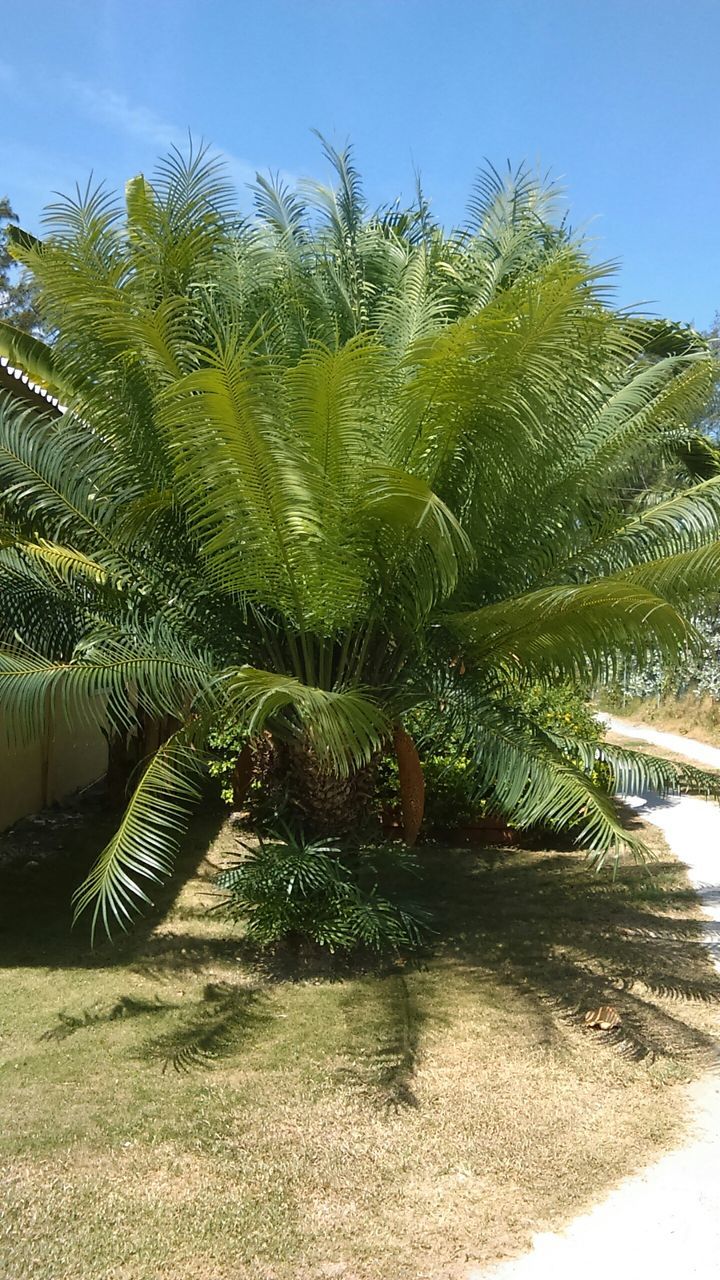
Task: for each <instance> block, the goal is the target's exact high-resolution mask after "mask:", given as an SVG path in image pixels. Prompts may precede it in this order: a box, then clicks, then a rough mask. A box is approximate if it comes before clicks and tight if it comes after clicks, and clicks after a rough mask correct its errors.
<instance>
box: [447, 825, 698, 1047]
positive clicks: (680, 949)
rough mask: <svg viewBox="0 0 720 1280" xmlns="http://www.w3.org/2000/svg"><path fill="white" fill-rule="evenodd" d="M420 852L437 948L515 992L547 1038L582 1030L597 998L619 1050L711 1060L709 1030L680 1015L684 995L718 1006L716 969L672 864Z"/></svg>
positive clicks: (690, 897) (691, 897)
mask: <svg viewBox="0 0 720 1280" xmlns="http://www.w3.org/2000/svg"><path fill="white" fill-rule="evenodd" d="M448 856H449V857H450V859H451V860H452V864H453V869H452V874H447V872H448V871H449V869H450V868H449V867H448V865H447V859H448ZM430 858H431V860H432V861H433V862H434V863H435V864H436V866H437V864H438V862H439V863H440V864H441V865H444V867H445V868H446V873H445V875H443V876H442V877H441V875H440V874H436V876H431V877H430V880H433V879H434V880H435V888H436V891H437V897H436V899H435V902H436V911H437V916H438V919H439V921H440V922H441V924H440V928H441V936H442V943H441V944H440V947H439V951H440V953H441V954H444V955H445V956H446V957H448V958H449V957H452V959H453V961H454V962H455V963H459V964H461V965H462V966H463V967H464V968H466V969H470V970H471V971H474V972H476V974H477V975H478V977H479V978H480V977H481V976H482V977H483V978H485V979H487V978H489V977H492V979H493V981H494V982H499V983H501V984H504V985H506V986H508V987H511V988H513V989H515V990H517V991H520V992H521V993H522V994H523V995H524V996H525V997H526V999H527V1001H528V1005H529V1007H530V1008H532V1011H533V1014H534V1016H535V1018H536V1019H537V1020H539V1022H540V1023H541V1024H542V1025H543V1026H544V1027H545V1031H546V1033H547V1036H548V1037H550V1038H551V1039H552V1040H553V1041H555V1042H557V1032H558V1031H559V1029H560V1028H561V1027H562V1024H563V1023H571V1024H575V1025H577V1026H581V1027H583V1029H585V1014H586V1013H587V1012H589V1011H591V1010H593V1009H597V1008H599V1007H600V1006H602V1005H606V1004H607V1005H612V1006H613V1008H615V1009H616V1010H617V1012H618V1013H619V1015H620V1018H621V1023H620V1026H619V1027H618V1028H617V1029H616V1030H615V1031H613V1032H607V1033H600V1038H601V1039H602V1040H604V1041H606V1042H610V1043H613V1044H615V1046H616V1047H617V1048H618V1049H620V1050H622V1051H623V1052H626V1053H629V1054H631V1055H632V1056H633V1057H635V1058H638V1059H641V1058H646V1057H650V1058H659V1057H667V1058H671V1059H676V1060H678V1061H683V1060H692V1059H699V1060H702V1061H703V1062H706V1063H708V1064H710V1063H716V1062H717V1060H718V1044H717V1041H716V1039H715V1037H714V1036H712V1035H711V1034H709V1033H706V1032H704V1031H702V1030H699V1029H698V1028H697V1027H694V1026H693V1025H691V1023H690V1022H689V1021H688V1020H687V1019H686V1017H685V1016H684V1011H685V1009H686V1008H687V1004H686V1002H690V1003H698V1002H700V1003H705V1004H715V1003H718V1002H720V974H718V973H717V971H716V970H715V968H714V967H713V965H712V963H711V960H710V958H709V955H708V952H707V948H706V945H705V943H704V941H703V923H702V921H701V920H700V919H699V918H697V916H695V915H694V914H693V908H694V906H695V903H696V897H695V894H694V892H693V890H692V889H691V888H690V887H689V886H688V885H687V883H686V882H685V883H684V882H683V878H682V876H681V875H680V874H679V869H678V865H677V864H676V863H672V862H667V861H659V862H656V863H654V864H652V866H651V867H650V868H646V867H638V866H627V867H623V868H621V869H619V870H618V872H617V874H615V875H613V873H612V871H601V872H599V873H598V872H593V871H591V870H590V869H589V868H585V867H584V866H579V865H578V856H577V854H574V853H568V854H563V853H531V852H529V851H525V850H524V851H519V850H518V851H513V850H495V851H493V850H487V851H485V852H484V853H475V852H466V853H464V854H463V853H461V852H454V853H452V854H451V855H447V854H441V853H437V854H432V855H430ZM443 926H444V927H443ZM658 1001H660V1003H658ZM673 1006H674V1007H673ZM587 1034H590V1035H593V1034H594V1035H596V1036H597V1035H598V1033H597V1032H595V1033H593V1032H591V1031H588V1032H587Z"/></svg>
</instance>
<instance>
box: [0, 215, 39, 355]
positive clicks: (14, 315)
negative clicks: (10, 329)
mask: <svg viewBox="0 0 720 1280" xmlns="http://www.w3.org/2000/svg"><path fill="white" fill-rule="evenodd" d="M17 220H18V219H17V214H16V213H15V210H14V209H13V207H12V205H11V203H10V201H9V199H8V198H7V196H1V197H0V320H7V321H8V322H9V323H10V324H13V325H15V326H16V328H18V329H24V330H25V331H26V332H27V333H39V332H40V330H41V325H40V316H39V314H38V312H37V310H36V307H35V300H34V296H33V290H32V285H31V281H30V277H29V275H28V273H27V272H26V271H23V270H20V269H19V268H18V266H17V264H16V263H15V260H14V258H13V256H12V254H11V253H10V248H9V243H8V236H7V224H8V223H10V222H17ZM3 223H4V224H5V225H4V226H3V225H2V224H3Z"/></svg>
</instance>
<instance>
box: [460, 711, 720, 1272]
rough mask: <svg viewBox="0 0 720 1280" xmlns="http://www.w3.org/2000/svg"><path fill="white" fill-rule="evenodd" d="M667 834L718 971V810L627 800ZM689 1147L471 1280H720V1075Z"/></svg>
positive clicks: (701, 746)
mask: <svg viewBox="0 0 720 1280" xmlns="http://www.w3.org/2000/svg"><path fill="white" fill-rule="evenodd" d="M604 718H605V719H606V720H607V721H608V724H609V727H610V728H611V729H612V730H613V732H615V733H617V734H621V735H623V736H625V737H629V738H634V739H637V740H641V741H644V742H649V743H652V744H653V745H654V746H657V747H661V748H664V749H665V750H667V751H673V752H677V753H679V754H682V755H683V756H685V758H686V759H688V760H692V761H694V762H697V763H699V764H702V765H705V766H708V765H709V766H712V767H715V768H718V769H720V749H718V748H717V747H709V746H707V745H706V744H705V743H702V742H696V741H694V740H693V739H692V738H685V737H683V736H682V735H679V734H673V733H661V732H659V731H658V730H655V729H651V728H648V727H646V726H645V725H637V724H629V723H628V722H627V721H624V720H617V719H616V718H615V717H604ZM627 800H628V802H629V803H631V804H632V805H633V806H634V807H636V808H638V809H640V808H641V809H642V814H643V817H644V818H645V819H647V821H648V822H652V823H654V824H655V825H656V826H658V827H660V829H661V830H662V832H663V834H664V836H665V838H666V840H667V842H668V844H669V845H670V847H671V848H672V849H673V850H674V852H675V853H676V854H677V856H678V857H679V858H681V859H682V860H683V862H684V863H685V864H686V866H687V869H688V875H689V878H690V880H691V881H692V883H693V885H694V886H695V888H696V889H697V890H698V892H699V894H700V897H701V901H702V905H703V910H704V913H705V915H706V916H707V919H708V924H707V926H706V931H707V942H708V946H709V948H710V950H711V952H712V954H713V959H714V961H715V964H716V965H717V967H718V969H720V806H717V805H714V804H711V803H709V802H708V801H705V800H697V799H695V798H694V797H690V796H683V797H681V798H680V799H672V800H669V801H658V800H657V799H655V798H645V797H642V796H634V797H627ZM689 1094H690V1098H691V1105H692V1108H693V1119H692V1127H691V1132H690V1134H689V1137H688V1141H687V1143H686V1145H685V1146H684V1147H682V1148H681V1149H680V1150H679V1151H673V1152H670V1153H669V1154H668V1155H666V1156H663V1157H662V1159H660V1160H658V1161H657V1163H656V1164H654V1165H651V1166H650V1167H649V1168H647V1169H645V1170H644V1172H643V1173H641V1174H639V1175H637V1176H635V1177H633V1178H628V1179H626V1180H625V1181H624V1182H622V1183H621V1184H620V1185H619V1186H618V1187H616V1189H615V1190H614V1191H613V1192H612V1193H611V1194H610V1196H608V1198H607V1199H606V1200H605V1201H603V1203H602V1204H599V1205H596V1207H595V1208H594V1209H592V1210H591V1211H590V1212H589V1213H587V1214H584V1215H583V1216H582V1217H581V1218H576V1219H575V1221H574V1222H572V1223H571V1224H570V1226H569V1227H567V1228H566V1230H565V1231H564V1232H562V1234H560V1235H551V1234H547V1233H546V1234H543V1235H537V1236H536V1237H535V1239H534V1242H533V1248H532V1251H531V1252H530V1253H528V1254H525V1255H523V1256H522V1257H520V1258H516V1259H513V1260H512V1261H510V1262H506V1263H503V1264H501V1265H500V1266H499V1267H496V1268H494V1269H493V1270H491V1271H483V1272H481V1271H479V1270H477V1269H473V1270H470V1271H468V1274H467V1280H581V1278H582V1280H608V1276H610V1277H611V1278H612V1280H638V1278H639V1277H640V1278H641V1277H644V1276H649V1277H651V1278H652V1280H720V1075H717V1076H716V1075H714V1074H712V1075H708V1076H705V1077H704V1078H703V1079H702V1080H699V1081H697V1082H696V1083H695V1084H694V1085H692V1086H691V1087H690V1090H689Z"/></svg>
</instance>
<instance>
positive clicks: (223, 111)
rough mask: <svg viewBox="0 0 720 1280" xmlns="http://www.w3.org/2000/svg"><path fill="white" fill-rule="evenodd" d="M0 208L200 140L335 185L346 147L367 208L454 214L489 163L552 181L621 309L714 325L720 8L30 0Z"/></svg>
mask: <svg viewBox="0 0 720 1280" xmlns="http://www.w3.org/2000/svg"><path fill="white" fill-rule="evenodd" d="M0 104H1V105H2V120H3V127H2V133H1V134H0V195H2V194H4V193H5V192H7V194H8V195H9V196H10V197H11V200H12V202H13V203H14V205H15V207H16V208H17V210H18V212H19V213H20V215H21V218H22V220H23V222H24V223H25V225H27V226H29V227H31V228H37V225H38V221H39V215H40V211H41V209H42V207H43V205H44V204H45V203H46V202H47V200H48V199H49V198H50V196H51V193H52V191H53V190H63V191H66V190H68V189H70V188H71V187H72V186H73V184H74V182H75V181H76V180H78V179H83V180H84V179H85V178H86V177H87V175H88V173H89V171H90V170H91V169H92V170H94V172H95V174H96V175H97V176H98V177H100V176H102V177H104V178H107V179H108V180H109V181H110V182H111V183H112V184H113V185H122V184H123V183H124V181H125V180H126V178H128V177H129V176H131V175H132V174H134V173H136V172H138V171H140V170H141V169H144V170H146V171H147V170H148V169H150V167H151V165H152V161H153V158H154V157H155V156H156V155H157V154H158V152H159V151H162V150H163V149H164V148H166V147H167V145H168V144H170V143H172V142H173V141H176V140H178V139H180V140H182V138H183V135H184V133H185V132H186V130H187V129H188V128H190V129H192V132H193V134H194V135H196V136H203V137H204V138H206V139H208V140H211V141H212V142H214V143H215V144H216V145H217V147H218V148H220V149H222V150H223V151H224V152H225V153H227V155H228V158H229V161H230V164H231V166H232V170H233V173H234V175H235V176H236V178H237V180H238V182H239V184H241V185H242V184H244V183H246V182H247V181H248V179H249V178H250V177H251V176H252V173H253V171H254V170H255V169H256V168H260V169H268V168H272V169H281V170H283V171H285V172H286V173H288V174H293V175H300V174H303V175H305V174H312V175H313V176H318V177H324V176H326V175H325V172H324V164H323V161H322V159H321V157H320V155H319V151H318V145H317V142H316V140H315V139H314V138H313V137H312V135H311V133H310V130H311V128H312V127H316V128H319V129H321V130H322V131H323V132H324V133H326V134H328V135H330V136H331V137H333V138H334V139H335V140H336V141H338V142H340V141H343V140H344V139H345V138H346V137H347V136H348V135H349V136H350V137H351V138H352V139H353V141H354V142H355V145H356V149H357V155H358V159H359V161H360V164H361V167H362V169H363V171H364V173H365V175H366V185H367V190H368V194H369V196H370V198H371V200H372V201H377V202H380V201H381V200H385V199H391V198H393V197H394V196H395V195H397V194H398V193H405V194H409V193H410V191H411V188H412V172H413V165H417V166H418V167H419V168H420V170H421V171H422V175H423V180H424V184H425V186H426V188H427V191H428V193H429V194H430V196H431V197H432V201H433V205H434V208H435V210H436V211H437V213H438V214H439V215H440V216H441V217H442V218H443V220H445V221H447V222H453V221H457V220H459V219H460V218H461V216H462V212H463V207H464V200H465V197H466V194H467V192H468V189H469V186H470V183H471V181H472V178H473V174H474V172H475V171H476V169H477V167H478V166H479V165H480V164H481V163H482V161H483V158H484V157H486V156H487V157H489V158H490V159H491V160H493V161H494V162H495V163H496V164H503V163H504V162H505V160H506V159H507V158H510V159H511V160H512V161H514V162H517V161H520V160H529V161H530V162H531V163H532V164H538V165H539V166H541V167H542V168H543V169H550V170H552V172H553V173H554V174H555V175H556V176H557V177H559V178H561V179H562V181H563V183H564V185H565V187H566V190H567V196H568V203H569V208H570V214H571V219H572V222H573V223H574V224H575V225H579V224H583V225H584V224H588V225H589V230H590V233H591V234H592V236H593V237H594V238H595V239H596V249H595V252H596V255H597V256H598V257H600V258H603V259H605V258H619V259H621V260H622V264H623V265H622V273H621V276H620V281H619V293H618V296H619V299H620V301H621V302H623V303H641V302H644V303H646V304H647V307H648V309H650V310H654V311H659V312H662V313H665V314H667V315H671V316H673V317H675V318H677V319H680V320H688V321H694V322H695V323H696V324H698V325H700V326H705V325H707V324H709V323H710V321H711V319H712V317H713V315H714V313H715V311H716V310H718V309H720V154H719V152H720V128H719V120H718V117H719V115H720V0H474V2H472V0H253V2H252V3H250V2H248V0H192V2H190V0H60V2H58V0H34V3H28V4H27V6H26V7H25V8H23V9H22V10H20V9H18V8H17V6H16V7H15V8H14V10H13V17H12V19H11V20H10V21H9V22H5V24H4V27H3V42H2V45H0Z"/></svg>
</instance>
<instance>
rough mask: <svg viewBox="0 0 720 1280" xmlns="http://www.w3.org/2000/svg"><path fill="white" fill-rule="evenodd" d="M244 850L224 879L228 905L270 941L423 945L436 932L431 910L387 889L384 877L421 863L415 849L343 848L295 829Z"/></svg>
mask: <svg viewBox="0 0 720 1280" xmlns="http://www.w3.org/2000/svg"><path fill="white" fill-rule="evenodd" d="M242 845H243V854H242V856H241V857H240V858H239V859H238V861H237V862H236V863H235V864H234V865H233V866H232V867H229V868H227V869H226V870H224V871H222V872H221V873H220V875H219V876H218V878H217V885H218V887H219V888H221V889H224V890H226V892H227V894H228V898H227V901H226V902H225V903H223V904H222V909H223V910H224V911H226V912H227V913H228V914H229V915H230V916H231V917H232V918H233V919H235V920H238V921H242V922H243V923H244V925H245V927H246V930H247V934H248V937H250V938H252V939H253V940H254V941H256V942H258V943H260V944H261V945H262V946H270V945H273V944H275V943H280V942H290V943H300V942H310V943H314V944H315V945H316V946H318V947H322V948H323V949H325V950H327V951H329V952H331V953H335V952H350V951H353V950H355V949H356V948H358V947H364V948H367V949H369V950H371V951H375V952H388V951H389V952H397V951H400V950H416V949H417V948H418V947H419V946H420V945H421V944H422V942H423V940H424V938H425V937H426V935H427V932H428V921H427V916H426V913H424V912H423V911H422V910H420V909H419V908H418V907H416V906H413V905H412V904H410V902H409V901H405V903H404V904H401V903H400V902H398V901H395V900H393V899H392V898H390V897H388V896H386V894H385V893H384V892H383V891H381V887H380V882H381V880H383V881H387V880H389V879H391V878H392V877H393V876H395V877H396V878H397V877H398V873H399V875H400V876H401V877H403V878H404V877H406V876H407V874H408V873H412V872H413V871H414V870H415V863H414V859H413V858H412V855H411V854H409V853H408V852H407V851H406V850H403V849H393V848H391V847H383V848H380V849H369V850H368V849H362V850H358V851H357V852H353V853H351V852H348V851H341V850H340V848H339V847H338V846H337V845H334V844H331V843H328V842H327V841H321V840H318V841H314V842H308V841H306V840H305V839H304V838H303V837H302V836H295V835H293V834H292V833H291V832H290V831H289V830H287V831H286V832H284V833H283V834H282V836H280V835H277V836H276V837H275V838H274V839H271V840H260V841H259V843H258V846H257V847H252V846H250V845H248V844H246V843H245V842H244V841H243V842H242Z"/></svg>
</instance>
